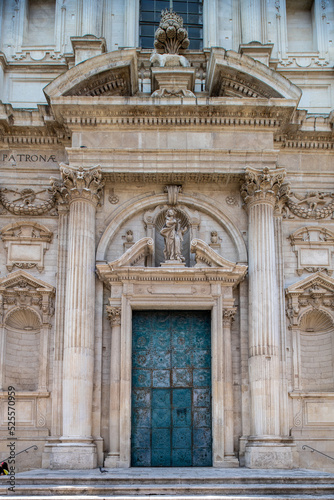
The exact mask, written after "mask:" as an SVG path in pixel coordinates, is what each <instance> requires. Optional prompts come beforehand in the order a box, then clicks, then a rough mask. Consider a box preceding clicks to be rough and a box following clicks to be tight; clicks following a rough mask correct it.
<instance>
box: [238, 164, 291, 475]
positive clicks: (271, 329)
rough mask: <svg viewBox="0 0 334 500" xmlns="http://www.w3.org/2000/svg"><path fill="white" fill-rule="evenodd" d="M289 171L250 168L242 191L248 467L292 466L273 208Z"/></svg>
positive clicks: (246, 459)
mask: <svg viewBox="0 0 334 500" xmlns="http://www.w3.org/2000/svg"><path fill="white" fill-rule="evenodd" d="M284 176H285V171H284V170H283V169H273V170H269V169H268V168H264V169H263V170H256V169H253V168H247V169H246V176H245V183H244V184H243V186H242V188H241V194H242V197H243V199H244V201H245V203H246V205H247V209H248V216H249V222H248V224H249V231H248V232H249V267H248V272H249V381H250V396H251V436H250V437H249V439H248V445H247V447H246V454H245V461H246V466H247V467H251V468H263V467H266V468H270V467H272V468H289V467H291V466H292V454H291V448H289V447H287V446H286V443H284V442H283V440H282V439H281V436H280V391H281V390H282V388H281V385H280V367H279V344H280V336H279V326H278V325H279V305H278V286H277V276H276V253H275V231H274V207H275V204H276V201H277V200H278V197H279V194H280V189H281V186H282V182H283V180H284Z"/></svg>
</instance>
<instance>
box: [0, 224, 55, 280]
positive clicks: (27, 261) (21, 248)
mask: <svg viewBox="0 0 334 500" xmlns="http://www.w3.org/2000/svg"><path fill="white" fill-rule="evenodd" d="M52 235H53V233H52V232H51V231H49V229H48V228H47V227H45V226H42V225H41V224H37V222H28V221H26V222H15V223H14V224H9V225H7V226H5V227H4V228H3V229H2V232H1V238H2V241H3V242H4V246H5V249H6V252H7V264H6V265H7V269H8V271H11V270H12V269H13V267H14V266H16V267H18V268H20V269H31V268H33V267H37V269H38V270H39V271H42V270H43V269H44V254H45V252H46V250H48V248H49V243H50V242H51V240H52Z"/></svg>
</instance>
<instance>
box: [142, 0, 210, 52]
mask: <svg viewBox="0 0 334 500" xmlns="http://www.w3.org/2000/svg"><path fill="white" fill-rule="evenodd" d="M171 4H172V6H173V11H174V12H176V13H177V14H178V15H180V16H181V17H182V18H183V23H184V24H183V25H184V27H185V28H186V30H187V31H188V37H189V40H190V47H189V48H190V49H193V50H199V49H201V48H202V47H203V1H202V0H197V1H190V0H186V1H180V0H174V1H173V2H170V0H160V1H159V0H141V2H140V21H139V37H140V46H141V47H142V48H143V49H153V44H154V33H155V30H156V29H157V28H158V26H159V22H160V17H161V11H162V10H164V9H169V8H170V6H171Z"/></svg>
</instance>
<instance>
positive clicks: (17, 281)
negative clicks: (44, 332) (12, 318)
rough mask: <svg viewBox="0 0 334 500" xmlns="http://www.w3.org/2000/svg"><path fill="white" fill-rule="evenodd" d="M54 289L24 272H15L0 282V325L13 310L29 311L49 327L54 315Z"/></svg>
mask: <svg viewBox="0 0 334 500" xmlns="http://www.w3.org/2000/svg"><path fill="white" fill-rule="evenodd" d="M54 296H55V288H54V287H53V286H50V285H48V284H47V283H45V282H44V281H41V280H39V279H37V278H34V277H33V276H31V275H30V274H29V273H27V272H26V271H21V270H20V271H15V272H14V273H11V274H9V275H8V276H6V277H5V278H2V280H1V281H0V323H1V324H3V323H4V321H5V319H6V317H7V316H8V314H9V313H11V311H12V310H14V309H21V310H25V309H29V310H31V311H34V312H35V313H36V314H37V315H38V317H39V318H40V322H41V324H42V325H46V326H49V325H50V319H51V316H53V314H54Z"/></svg>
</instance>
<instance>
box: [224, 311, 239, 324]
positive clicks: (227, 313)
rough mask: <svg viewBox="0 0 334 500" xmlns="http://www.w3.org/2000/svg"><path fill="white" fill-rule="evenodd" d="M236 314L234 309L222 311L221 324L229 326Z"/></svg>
mask: <svg viewBox="0 0 334 500" xmlns="http://www.w3.org/2000/svg"><path fill="white" fill-rule="evenodd" d="M236 312H237V308H236V307H231V308H227V309H223V324H224V325H227V326H229V325H231V324H232V321H234V317H235V314H236Z"/></svg>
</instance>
